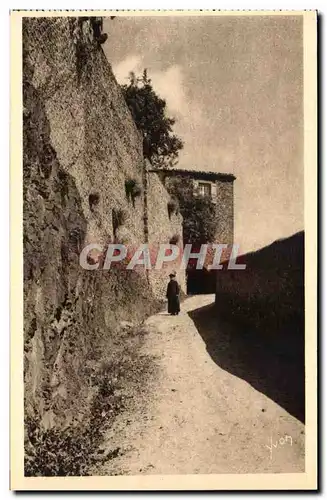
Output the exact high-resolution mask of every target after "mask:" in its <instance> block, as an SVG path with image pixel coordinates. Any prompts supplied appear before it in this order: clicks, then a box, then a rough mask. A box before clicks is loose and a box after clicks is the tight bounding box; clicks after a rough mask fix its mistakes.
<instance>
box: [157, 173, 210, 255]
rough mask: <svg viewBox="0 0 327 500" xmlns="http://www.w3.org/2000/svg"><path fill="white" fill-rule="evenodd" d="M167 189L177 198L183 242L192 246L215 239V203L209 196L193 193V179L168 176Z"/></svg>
mask: <svg viewBox="0 0 327 500" xmlns="http://www.w3.org/2000/svg"><path fill="white" fill-rule="evenodd" d="M167 180H168V183H167V189H168V191H169V193H170V195H171V196H172V198H173V199H176V200H178V205H179V210H180V213H181V214H182V216H183V240H184V244H186V243H191V244H192V245H193V246H194V247H197V246H200V245H201V244H203V243H211V242H213V241H214V240H215V234H216V229H217V220H216V205H215V204H214V203H213V202H212V200H211V198H210V197H209V196H198V195H197V193H194V186H193V181H192V179H190V178H187V177H181V176H176V177H170V178H168V179H167Z"/></svg>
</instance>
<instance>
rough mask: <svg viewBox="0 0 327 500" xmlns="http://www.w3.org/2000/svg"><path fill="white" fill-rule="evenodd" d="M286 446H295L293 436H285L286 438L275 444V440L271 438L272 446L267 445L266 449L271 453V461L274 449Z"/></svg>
mask: <svg viewBox="0 0 327 500" xmlns="http://www.w3.org/2000/svg"><path fill="white" fill-rule="evenodd" d="M286 444H290V445H291V446H293V439H292V436H288V435H286V434H285V436H284V437H281V438H279V439H278V440H276V441H275V442H273V438H272V437H271V438H270V445H269V444H266V448H268V449H269V451H270V460H272V456H273V449H274V448H278V447H281V446H285V445H286Z"/></svg>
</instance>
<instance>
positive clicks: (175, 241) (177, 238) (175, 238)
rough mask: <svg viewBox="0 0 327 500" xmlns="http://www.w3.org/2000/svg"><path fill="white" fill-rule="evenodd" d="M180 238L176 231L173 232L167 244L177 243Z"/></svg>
mask: <svg viewBox="0 0 327 500" xmlns="http://www.w3.org/2000/svg"><path fill="white" fill-rule="evenodd" d="M180 239H181V238H180V236H179V234H177V233H176V234H174V235H173V236H172V237H171V238H170V240H169V244H170V245H177V244H178V243H179V241H180Z"/></svg>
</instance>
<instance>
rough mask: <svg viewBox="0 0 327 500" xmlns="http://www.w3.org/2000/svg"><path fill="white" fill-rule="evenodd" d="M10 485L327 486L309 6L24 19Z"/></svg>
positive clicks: (17, 19)
mask: <svg viewBox="0 0 327 500" xmlns="http://www.w3.org/2000/svg"><path fill="white" fill-rule="evenodd" d="M10 15H11V61H12V63H11V258H12V260H11V488H12V489H14V490H94V489H97V490H274V489H276V490H299V489H303V490H314V489H316V488H317V379H316V374H317V13H316V12H315V11H310V10H308V11H285V12H282V11H276V12H274V11H269V12H265V11H262V12H260V11H253V12H251V11H234V12H233V11H230V12H229V11H217V12H215V11H204V12H200V11H184V12H182V11H163V12H160V11H153V12H151V11H133V12H132V11H131V12H129V11H76V12H75V11H67V12H62V11H12V12H11V14H10Z"/></svg>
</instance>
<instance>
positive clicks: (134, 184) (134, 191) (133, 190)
mask: <svg viewBox="0 0 327 500" xmlns="http://www.w3.org/2000/svg"><path fill="white" fill-rule="evenodd" d="M125 191H126V196H127V198H128V199H131V200H132V202H133V206H134V205H135V199H136V198H138V197H139V196H141V194H142V186H141V184H140V183H139V181H138V180H136V179H131V178H129V179H127V180H126V181H125Z"/></svg>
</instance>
